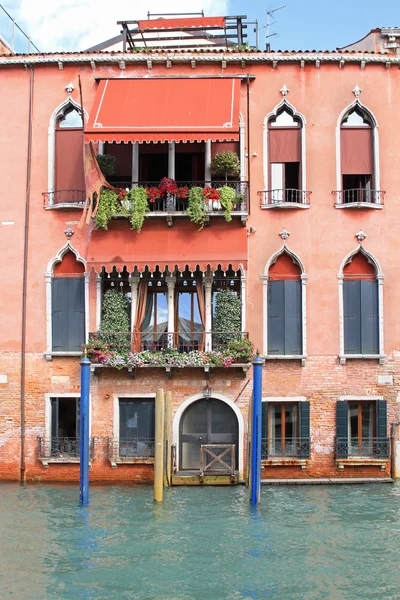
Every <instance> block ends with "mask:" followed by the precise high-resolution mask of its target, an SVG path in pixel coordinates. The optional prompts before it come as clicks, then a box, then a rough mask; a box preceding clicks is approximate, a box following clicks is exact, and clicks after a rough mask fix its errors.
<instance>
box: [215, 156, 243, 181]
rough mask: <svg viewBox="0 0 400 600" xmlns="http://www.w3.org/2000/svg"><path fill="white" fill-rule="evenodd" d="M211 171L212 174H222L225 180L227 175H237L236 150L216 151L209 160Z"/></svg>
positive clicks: (238, 171) (238, 169) (237, 160)
mask: <svg viewBox="0 0 400 600" xmlns="http://www.w3.org/2000/svg"><path fill="white" fill-rule="evenodd" d="M211 171H212V173H213V174H214V175H224V176H225V181H228V176H235V175H239V173H240V160H239V157H238V155H237V154H236V152H230V151H226V152H218V154H216V155H215V156H214V158H213V159H212V161H211Z"/></svg>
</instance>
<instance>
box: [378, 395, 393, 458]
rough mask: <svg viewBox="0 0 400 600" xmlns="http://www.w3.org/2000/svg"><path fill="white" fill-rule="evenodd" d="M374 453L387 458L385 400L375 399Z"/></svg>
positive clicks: (387, 441) (387, 440)
mask: <svg viewBox="0 0 400 600" xmlns="http://www.w3.org/2000/svg"><path fill="white" fill-rule="evenodd" d="M376 437H377V443H376V455H377V456H378V457H379V458H381V457H382V458H389V454H390V452H389V438H388V433H387V403H386V400H377V401H376Z"/></svg>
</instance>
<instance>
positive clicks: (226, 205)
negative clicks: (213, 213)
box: [218, 185, 236, 223]
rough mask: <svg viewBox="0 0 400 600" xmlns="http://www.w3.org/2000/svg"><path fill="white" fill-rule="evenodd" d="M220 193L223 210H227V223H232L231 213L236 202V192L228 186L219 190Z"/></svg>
mask: <svg viewBox="0 0 400 600" xmlns="http://www.w3.org/2000/svg"><path fill="white" fill-rule="evenodd" d="M218 191H219V196H220V202H221V205H222V208H223V209H224V210H225V221H227V222H228V223H229V221H232V215H231V213H232V208H233V204H234V202H235V200H236V192H235V190H234V189H233V188H231V187H229V186H228V185H224V187H222V188H219V190H218Z"/></svg>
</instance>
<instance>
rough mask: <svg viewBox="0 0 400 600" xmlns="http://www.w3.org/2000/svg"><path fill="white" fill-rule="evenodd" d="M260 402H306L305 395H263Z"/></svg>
mask: <svg viewBox="0 0 400 600" xmlns="http://www.w3.org/2000/svg"><path fill="white" fill-rule="evenodd" d="M262 402H277V403H281V404H283V403H286V402H307V397H306V396H263V398H262Z"/></svg>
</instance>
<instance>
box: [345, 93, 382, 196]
mask: <svg viewBox="0 0 400 600" xmlns="http://www.w3.org/2000/svg"><path fill="white" fill-rule="evenodd" d="M354 108H358V109H359V110H360V111H361V112H362V113H364V114H365V115H367V116H368V117H369V118H370V119H371V122H372V126H371V129H372V151H373V168H374V189H375V190H380V189H381V171H380V161H379V132H378V121H377V118H376V117H375V115H374V113H373V112H372V111H371V110H370V109H369V108H367V107H366V106H365V105H364V104H363V103H362V102H361V101H360V99H359V98H356V99H355V100H354V102H352V103H351V104H349V105H348V106H346V108H344V109H343V110H342V112H341V113H340V115H339V117H338V120H337V124H336V190H337V191H339V192H342V191H343V182H342V153H341V136H340V131H341V126H342V121H343V119H344V118H345V117H346V114H347V113H349V112H351V111H352V110H353V109H354ZM335 206H336V205H335ZM339 206H340V207H342V205H341V204H340V205H339V204H338V205H337V206H336V208H338V207H339ZM347 206H349V205H347ZM379 206H381V204H379Z"/></svg>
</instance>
